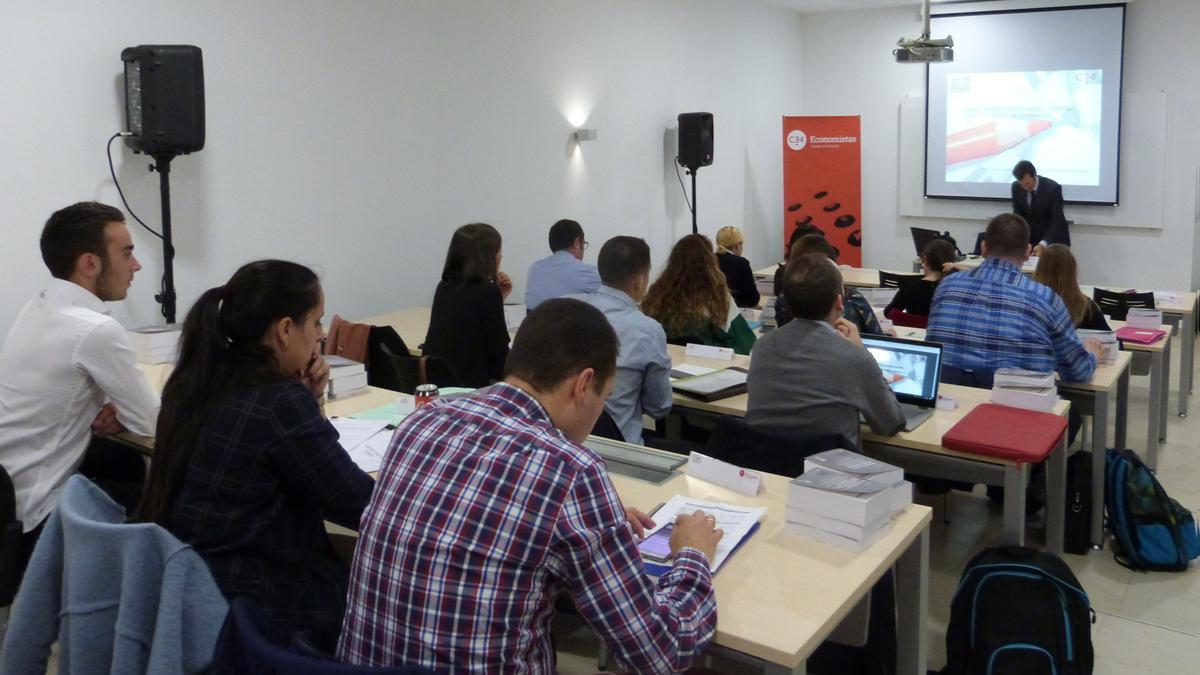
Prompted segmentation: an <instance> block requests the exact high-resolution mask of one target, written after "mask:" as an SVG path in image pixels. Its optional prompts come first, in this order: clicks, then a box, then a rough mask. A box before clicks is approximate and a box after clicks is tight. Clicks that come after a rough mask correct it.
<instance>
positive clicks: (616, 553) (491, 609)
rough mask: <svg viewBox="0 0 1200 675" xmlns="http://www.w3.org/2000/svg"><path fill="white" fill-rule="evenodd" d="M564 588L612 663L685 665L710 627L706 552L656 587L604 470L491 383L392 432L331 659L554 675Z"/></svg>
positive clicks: (515, 393)
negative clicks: (554, 629)
mask: <svg viewBox="0 0 1200 675" xmlns="http://www.w3.org/2000/svg"><path fill="white" fill-rule="evenodd" d="M563 591H565V592H567V593H568V594H569V595H570V597H571V598H572V600H573V601H574V603H575V606H576V608H577V609H578V611H579V613H580V614H581V615H582V616H583V618H584V619H585V620H586V621H587V622H588V624H589V625H590V626H591V627H592V628H593V629H594V630H595V631H596V633H597V634H598V635H599V636H600V637H601V638H602V639H604V641H605V642H606V643H607V644H608V646H609V647H610V648H611V649H612V651H613V654H614V655H615V656H616V657H617V660H618V661H619V662H620V663H621V664H622V665H623V667H625V668H628V669H629V670H634V671H637V672H639V673H667V672H674V671H678V670H682V669H685V668H687V667H688V666H689V665H690V664H691V662H692V661H693V660H694V659H695V657H696V656H697V654H698V653H699V652H700V650H701V649H702V648H703V647H704V646H705V645H706V644H707V643H708V641H709V640H710V639H711V638H712V636H713V634H714V632H715V630H716V623H717V610H716V599H715V597H714V595H713V590H712V578H711V577H710V575H709V571H708V565H707V562H706V560H705V558H704V556H703V554H701V553H699V552H698V551H696V550H694V549H690V548H688V549H684V550H683V551H681V552H680V554H679V555H678V556H677V557H676V561H675V565H674V567H673V568H672V569H671V571H670V572H669V573H668V574H666V575H663V576H662V577H660V578H659V580H658V582H657V585H656V584H655V582H654V581H653V580H651V579H650V578H649V577H647V576H646V575H645V573H644V571H643V566H642V558H641V554H640V552H639V551H638V548H637V539H636V537H635V535H634V534H633V532H632V530H631V529H630V526H629V524H628V523H627V522H626V518H625V512H624V509H623V508H622V506H621V502H620V499H619V498H618V497H617V493H616V490H615V489H614V488H613V486H612V483H611V482H610V481H609V479H608V475H607V473H606V472H605V469H604V463H603V462H602V461H601V460H600V458H599V457H597V456H596V455H595V454H594V453H592V452H591V451H589V450H587V449H586V448H583V447H581V446H580V445H578V444H576V443H573V442H571V441H570V440H568V439H567V438H566V437H564V436H563V435H562V433H561V432H560V431H559V430H558V429H556V428H555V427H554V425H553V423H552V422H551V420H550V416H549V415H548V414H547V412H546V410H545V408H543V407H542V406H541V404H539V403H538V402H537V400H536V399H534V398H533V397H532V396H530V395H529V394H528V393H526V392H524V391H523V390H521V389H519V388H517V387H514V386H512V385H508V384H497V385H495V386H493V387H491V388H489V389H487V390H485V391H484V392H481V393H480V394H478V395H475V396H471V397H467V398H461V399H457V400H447V401H441V402H438V403H437V404H435V405H433V406H429V407H427V408H424V409H422V410H421V411H419V412H417V413H415V414H413V415H411V416H410V417H409V418H408V419H407V420H405V423H404V424H403V425H402V426H401V427H400V428H399V429H397V430H396V434H395V437H394V438H393V439H392V445H391V448H390V449H389V450H388V453H387V456H386V457H385V459H384V463H383V469H382V471H381V472H380V474H379V479H378V482H377V484H376V487H375V492H374V494H373V496H372V498H371V503H370V504H369V505H368V506H367V510H366V511H365V512H364V514H363V520H362V524H361V527H360V530H359V540H358V547H357V550H356V551H355V554H354V564H353V566H352V571H351V578H350V594H349V597H348V601H347V609H346V619H345V622H344V623H343V625H342V634H341V640H340V642H339V644H338V658H340V659H342V660H343V661H347V662H350V663H354V664H360V665H372V666H385V665H401V664H403V665H421V666H427V667H432V668H434V669H436V670H439V671H454V672H459V671H468V670H470V671H475V672H487V673H494V672H522V673H551V672H553V671H554V651H553V648H552V646H551V642H550V622H551V619H552V618H553V616H554V599H555V597H557V596H558V595H559V593H560V592H563Z"/></svg>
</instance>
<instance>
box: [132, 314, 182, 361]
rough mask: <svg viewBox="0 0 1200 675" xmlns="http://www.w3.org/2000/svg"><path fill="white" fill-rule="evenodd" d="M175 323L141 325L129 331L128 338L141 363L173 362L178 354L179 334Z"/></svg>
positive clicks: (179, 329) (178, 328) (179, 330)
mask: <svg viewBox="0 0 1200 675" xmlns="http://www.w3.org/2000/svg"><path fill="white" fill-rule="evenodd" d="M180 332H181V327H180V325H179V324H177V323H170V324H166V325H164V326H143V327H141V328H134V329H133V330H131V331H129V339H130V341H131V342H133V349H134V351H136V352H137V360H138V361H141V362H142V363H149V364H155V363H174V362H175V359H176V358H178V356H179V334H180Z"/></svg>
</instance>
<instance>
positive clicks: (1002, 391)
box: [992, 368, 1058, 411]
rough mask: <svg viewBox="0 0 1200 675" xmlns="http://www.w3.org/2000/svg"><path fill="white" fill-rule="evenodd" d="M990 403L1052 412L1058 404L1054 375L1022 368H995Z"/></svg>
mask: <svg viewBox="0 0 1200 675" xmlns="http://www.w3.org/2000/svg"><path fill="white" fill-rule="evenodd" d="M992 403H995V404H997V405H1007V406H1011V407H1013V408H1025V409H1027V410H1043V411H1049V410H1053V409H1054V406H1055V404H1057V403H1058V387H1057V386H1055V383H1054V373H1042V372H1038V371H1034V370H1025V369H1023V368H997V369H996V378H995V380H994V381H993V383H992Z"/></svg>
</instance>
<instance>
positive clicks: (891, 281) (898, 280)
mask: <svg viewBox="0 0 1200 675" xmlns="http://www.w3.org/2000/svg"><path fill="white" fill-rule="evenodd" d="M922 276H923V275H921V274H897V273H895V272H884V271H883V270H879V287H880V288H900V287H901V286H902V285H904V283H905V282H908V281H913V280H916V279H920V278H921V277H922Z"/></svg>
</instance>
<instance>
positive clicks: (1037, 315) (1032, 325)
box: [926, 258, 1096, 382]
mask: <svg viewBox="0 0 1200 675" xmlns="http://www.w3.org/2000/svg"><path fill="white" fill-rule="evenodd" d="M926 335H927V338H926V339H928V340H929V341H931V342H940V343H942V344H943V345H945V352H944V354H943V360H942V362H943V364H944V365H947V366H952V367H956V368H963V369H967V370H995V369H996V368H1004V367H1016V368H1026V369H1029V370H1037V371H1041V372H1049V371H1058V375H1059V377H1061V378H1062V379H1063V381H1065V382H1086V381H1087V380H1089V379H1091V377H1092V372H1093V371H1095V370H1096V357H1095V356H1093V355H1092V354H1090V353H1088V352H1087V350H1085V349H1084V348H1083V343H1081V342H1080V341H1079V338H1078V337H1077V336H1076V335H1075V325H1074V324H1073V323H1072V322H1071V316H1070V314H1068V313H1067V308H1066V306H1065V305H1064V304H1063V302H1062V300H1061V299H1060V298H1059V297H1058V295H1057V294H1056V293H1055V292H1054V291H1052V290H1050V289H1049V288H1048V287H1046V286H1043V285H1042V284H1039V283H1037V282H1036V281H1033V280H1032V279H1029V278H1027V277H1026V276H1025V275H1024V274H1021V270H1020V269H1018V268H1017V266H1016V265H1013V264H1012V263H1010V262H1007V261H1004V260H1000V259H999V258H988V259H987V260H985V261H984V262H983V264H982V265H980V266H979V268H978V269H975V270H972V271H970V272H958V273H956V274H951V275H949V276H947V277H945V278H944V279H942V282H941V283H940V284H938V288H937V291H936V292H935V293H934V294H933V308H932V313H931V314H930V316H929V328H928V331H927V333H926Z"/></svg>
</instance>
